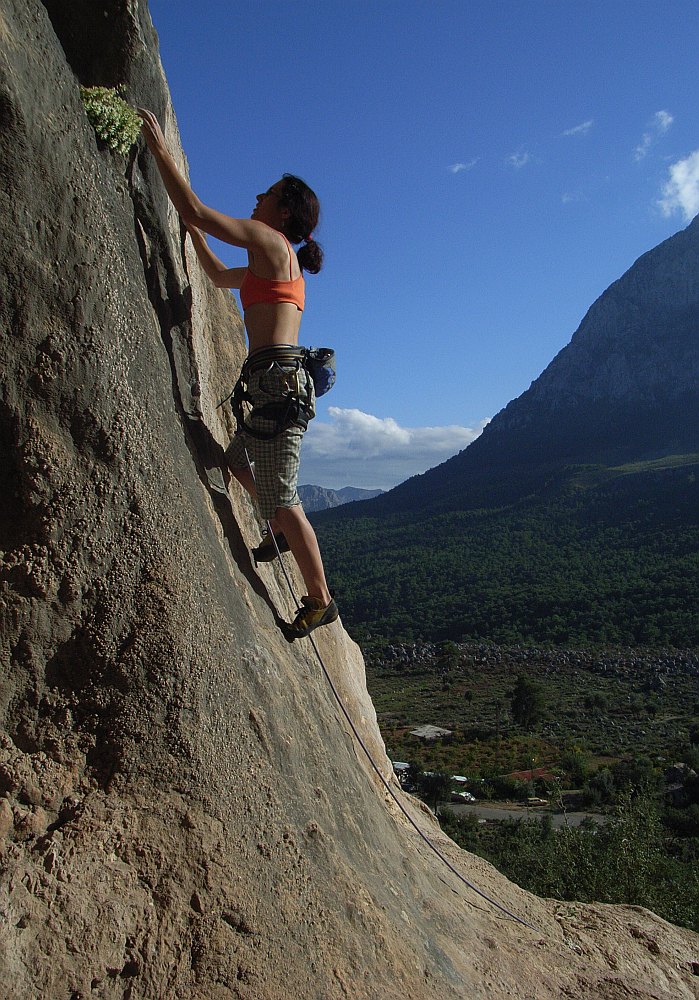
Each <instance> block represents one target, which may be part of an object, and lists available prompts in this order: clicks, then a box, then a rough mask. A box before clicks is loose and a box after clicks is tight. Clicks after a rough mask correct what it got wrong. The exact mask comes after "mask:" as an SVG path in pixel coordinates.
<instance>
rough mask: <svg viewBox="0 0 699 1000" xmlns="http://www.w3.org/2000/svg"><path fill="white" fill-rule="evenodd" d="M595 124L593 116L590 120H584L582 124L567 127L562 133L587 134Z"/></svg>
mask: <svg viewBox="0 0 699 1000" xmlns="http://www.w3.org/2000/svg"><path fill="white" fill-rule="evenodd" d="M593 125H594V121H593V120H592V118H591V119H590V120H589V121H587V122H583V123H582V125H575V126H574V127H573V128H567V129H566V130H565V132H563V133H562V134H563V135H586V134H587V133H588V132H589V131H590V129H591V128H592V126H593Z"/></svg>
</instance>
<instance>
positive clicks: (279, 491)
mask: <svg viewBox="0 0 699 1000" xmlns="http://www.w3.org/2000/svg"><path fill="white" fill-rule="evenodd" d="M297 378H298V384H297ZM290 389H295V390H296V391H300V392H301V394H302V396H303V397H305V396H306V394H307V393H310V398H309V402H308V407H307V409H308V412H309V419H311V418H312V417H313V416H315V393H314V390H313V381H312V380H311V378H310V377H309V375H308V372H307V371H306V370H305V368H298V369H297V366H296V365H295V364H291V365H288V364H287V365H284V364H280V363H279V362H276V361H275V362H273V363H272V364H271V365H270V367H269V368H266V369H258V370H257V371H254V372H253V373H252V374H251V375H250V377H249V379H248V386H247V391H248V395H249V396H250V398H251V399H252V413H251V414H250V416H249V417H248V418H247V422H248V423H249V424H250V426H251V427H252V428H253V430H256V431H261V432H271V431H273V430H275V427H276V424H275V421H274V420H269V419H265V418H264V417H260V416H255V409H256V408H257V407H258V406H264V405H265V404H267V403H274V402H281V401H283V400H284V399H285V397H287V395H288V393H289V391H290ZM304 429H305V428H304V427H300V426H299V425H298V424H292V425H291V426H290V427H288V428H287V429H286V430H284V431H282V432H281V434H277V435H276V436H275V437H273V438H270V439H268V440H261V439H260V438H256V437H253V435H252V434H247V433H246V432H245V431H238V432H237V433H236V434H235V436H234V437H233V440H232V441H231V443H230V445H229V446H228V448H227V449H226V461H227V462H228V465H229V467H230V468H231V469H240V468H247V465H248V458H247V456H246V450H247V454H248V455H249V456H250V461H251V462H253V463H254V474H255V488H256V491H257V503H258V507H259V511H260V516H261V517H262V519H263V520H265V521H268V520H270V519H271V518H273V517H274V513H275V511H276V509H277V507H295V506H296V505H297V504H299V503H301V500H300V498H299V495H298V492H297V486H298V477H299V462H300V460H301V439H302V437H303V434H304Z"/></svg>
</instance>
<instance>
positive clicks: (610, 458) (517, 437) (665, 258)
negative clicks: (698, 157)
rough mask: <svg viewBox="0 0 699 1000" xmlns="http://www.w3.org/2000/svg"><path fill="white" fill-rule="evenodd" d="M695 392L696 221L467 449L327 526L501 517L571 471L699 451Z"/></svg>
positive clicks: (604, 302) (607, 298)
mask: <svg viewBox="0 0 699 1000" xmlns="http://www.w3.org/2000/svg"><path fill="white" fill-rule="evenodd" d="M698 387H699V216H698V217H697V218H696V219H694V221H693V222H692V223H691V224H690V225H689V226H688V227H687V228H686V229H684V230H682V231H681V232H679V233H676V234H675V235H674V236H672V237H671V238H670V239H668V240H665V241H664V242H663V243H661V244H660V245H659V246H657V247H655V248H654V249H653V250H650V251H649V252H648V253H646V254H644V255H643V256H642V257H640V258H639V260H637V261H636V263H635V264H634V265H633V266H632V267H631V268H629V270H628V271H627V272H626V274H624V275H623V276H622V277H621V278H619V280H618V281H615V282H614V284H613V285H611V286H610V287H609V288H608V289H607V291H606V292H604V293H603V294H602V295H601V296H600V297H599V299H597V301H596V302H595V303H594V305H592V306H591V307H590V309H589V310H588V312H587V314H586V316H585V318H584V319H583V321H582V323H581V324H580V326H579V328H578V330H577V331H576V333H575V334H574V335H573V338H572V340H571V341H570V343H569V344H568V345H567V346H566V347H564V348H563V350H562V351H560V353H559V354H558V355H557V356H556V357H555V358H554V359H553V361H552V362H551V364H550V365H549V366H548V367H547V368H546V370H545V371H544V372H543V373H542V374H541V375H540V376H539V378H538V379H536V381H535V382H533V383H532V385H531V386H530V388H529V389H528V390H527V391H526V392H524V393H523V394H522V395H521V396H519V397H518V398H517V399H514V400H512V402H510V403H509V404H508V405H507V406H506V407H505V409H504V410H501V412H500V413H498V414H497V415H496V416H495V417H494V418H493V420H492V421H491V422H490V423H489V424H488V426H487V427H486V428H485V429H484V431H483V433H482V434H481V435H480V437H478V438H477V439H476V440H475V441H474V442H473V443H472V444H470V445H469V446H468V448H466V449H465V450H464V451H462V452H460V453H459V454H458V455H455V456H454V457H453V458H450V459H449V460H448V461H446V462H444V463H442V465H439V466H437V467H436V468H434V469H430V470H429V471H428V472H426V473H424V474H423V475H420V476H414V477H413V478H412V479H409V480H407V482H405V483H402V484H401V485H400V486H397V487H395V489H393V490H390V491H389V492H388V493H386V494H385V495H384V496H382V497H380V498H377V499H375V500H373V501H371V502H369V503H363V504H361V505H359V506H356V507H353V508H351V509H350V508H347V509H344V510H342V511H341V512H338V513H337V514H330V515H326V516H327V518H328V521H331V520H332V518H333V517H334V516H337V517H340V518H343V517H347V518H352V517H354V518H356V517H365V516H373V515H374V514H376V515H378V516H381V515H382V514H384V513H388V512H397V511H410V510H415V511H420V512H423V513H424V512H425V511H426V510H433V511H444V510H466V509H471V508H473V507H481V506H497V505H498V504H500V503H502V502H510V501H512V500H514V499H517V498H519V497H522V496H526V495H527V494H528V493H529V492H531V491H532V490H533V489H535V488H537V487H538V486H540V485H541V483H542V481H544V480H545V479H546V477H547V475H548V474H550V472H551V470H555V469H560V468H561V467H562V466H565V465H578V464H587V463H600V464H603V465H621V464H623V463H627V462H633V461H643V460H652V459H656V458H661V457H663V456H667V455H678V454H685V453H696V452H699V388H698Z"/></svg>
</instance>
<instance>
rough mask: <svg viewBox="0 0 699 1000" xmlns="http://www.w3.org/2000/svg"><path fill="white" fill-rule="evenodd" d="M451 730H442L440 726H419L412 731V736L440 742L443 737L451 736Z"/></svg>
mask: <svg viewBox="0 0 699 1000" xmlns="http://www.w3.org/2000/svg"><path fill="white" fill-rule="evenodd" d="M451 733H452V731H451V729H442V728H441V727H440V726H418V727H417V729H411V730H410V735H411V736H418V737H419V738H420V739H421V740H438V739H441V738H442V737H443V736H451Z"/></svg>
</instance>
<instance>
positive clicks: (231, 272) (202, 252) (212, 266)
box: [187, 226, 247, 288]
mask: <svg viewBox="0 0 699 1000" xmlns="http://www.w3.org/2000/svg"><path fill="white" fill-rule="evenodd" d="M187 232H188V233H189V235H190V237H191V240H192V246H193V247H194V249H195V251H196V254H197V257H198V258H199V263H200V264H201V266H202V267H203V269H204V271H205V272H206V274H207V275H208V276H209V278H211V280H212V281H213V283H214V284H215V285H216V287H217V288H240V286H241V284H242V281H243V278H244V277H245V272H246V271H247V267H226V265H225V264H224V263H223V261H222V260H219V258H218V257H217V256H216V254H215V253H214V252H213V250H212V249H211V247H210V246H209V244H208V243H207V242H206V238H205V236H204V234H203V233H202V232H200V230H198V229H197V228H196V226H187Z"/></svg>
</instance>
